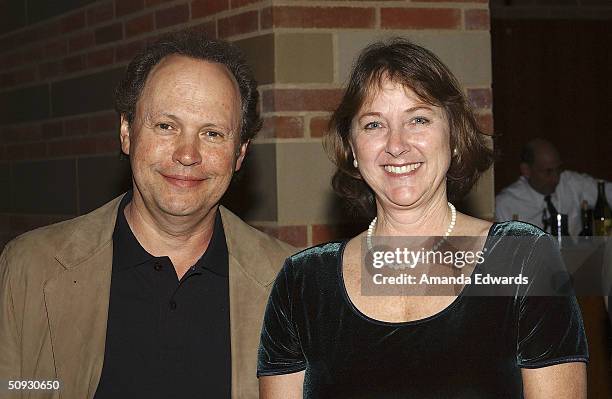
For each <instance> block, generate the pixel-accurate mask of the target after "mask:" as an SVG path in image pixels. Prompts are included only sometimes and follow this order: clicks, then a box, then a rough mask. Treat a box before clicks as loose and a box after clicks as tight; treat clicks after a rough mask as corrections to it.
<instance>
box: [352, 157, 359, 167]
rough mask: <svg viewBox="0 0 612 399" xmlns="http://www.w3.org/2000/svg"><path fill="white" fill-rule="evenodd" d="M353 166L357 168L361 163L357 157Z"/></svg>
mask: <svg viewBox="0 0 612 399" xmlns="http://www.w3.org/2000/svg"><path fill="white" fill-rule="evenodd" d="M353 166H354V167H356V168H357V167H359V163H358V162H357V160H356V159H353Z"/></svg>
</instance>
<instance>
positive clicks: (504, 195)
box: [495, 138, 612, 235]
mask: <svg viewBox="0 0 612 399" xmlns="http://www.w3.org/2000/svg"><path fill="white" fill-rule="evenodd" d="M520 170H521V177H520V178H519V179H518V180H517V181H516V182H514V183H512V184H511V185H510V186H508V187H506V188H504V189H503V190H502V191H501V192H500V193H499V194H498V195H497V196H496V197H495V219H496V220H497V221H505V220H511V219H512V217H513V215H517V216H518V220H521V221H524V222H528V223H531V224H533V225H536V226H538V227H540V228H544V223H543V221H544V220H545V219H546V217H548V216H550V215H551V214H553V213H562V214H567V215H568V226H569V233H570V235H578V233H579V232H580V230H581V229H582V221H581V218H580V205H581V203H582V201H583V200H586V201H587V202H588V203H589V206H590V207H593V206H594V205H595V201H596V200H597V180H595V179H594V178H592V177H591V176H589V175H586V174H581V173H577V172H572V171H569V170H565V171H562V169H561V157H560V156H559V151H557V149H556V148H555V146H554V145H553V144H551V143H550V142H548V141H546V140H543V139H540V138H536V139H533V140H531V141H529V142H528V143H527V144H526V145H525V146H524V147H523V150H522V152H521V164H520ZM611 195H612V185H611V184H609V183H607V184H606V197H607V198H608V199H610V198H612V196H611ZM549 232H550V229H549Z"/></svg>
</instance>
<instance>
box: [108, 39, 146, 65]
mask: <svg viewBox="0 0 612 399" xmlns="http://www.w3.org/2000/svg"><path fill="white" fill-rule="evenodd" d="M145 44H146V41H144V40H136V41H134V42H130V43H127V44H120V45H119V46H117V47H115V62H122V61H128V60H131V59H132V58H133V57H134V54H136V53H137V52H138V51H140V50H141V49H143V48H144V46H145Z"/></svg>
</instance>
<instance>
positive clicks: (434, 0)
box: [419, 0, 489, 3]
mask: <svg viewBox="0 0 612 399" xmlns="http://www.w3.org/2000/svg"><path fill="white" fill-rule="evenodd" d="M419 1H420V2H423V3H488V2H489V0H419Z"/></svg>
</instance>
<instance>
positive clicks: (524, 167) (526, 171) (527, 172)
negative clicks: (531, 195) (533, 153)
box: [519, 162, 531, 179]
mask: <svg viewBox="0 0 612 399" xmlns="http://www.w3.org/2000/svg"><path fill="white" fill-rule="evenodd" d="M519 168H520V170H521V176H525V177H526V178H528V179H529V178H530V177H531V167H530V166H529V164H528V163H527V162H521V164H520V165H519Z"/></svg>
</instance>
